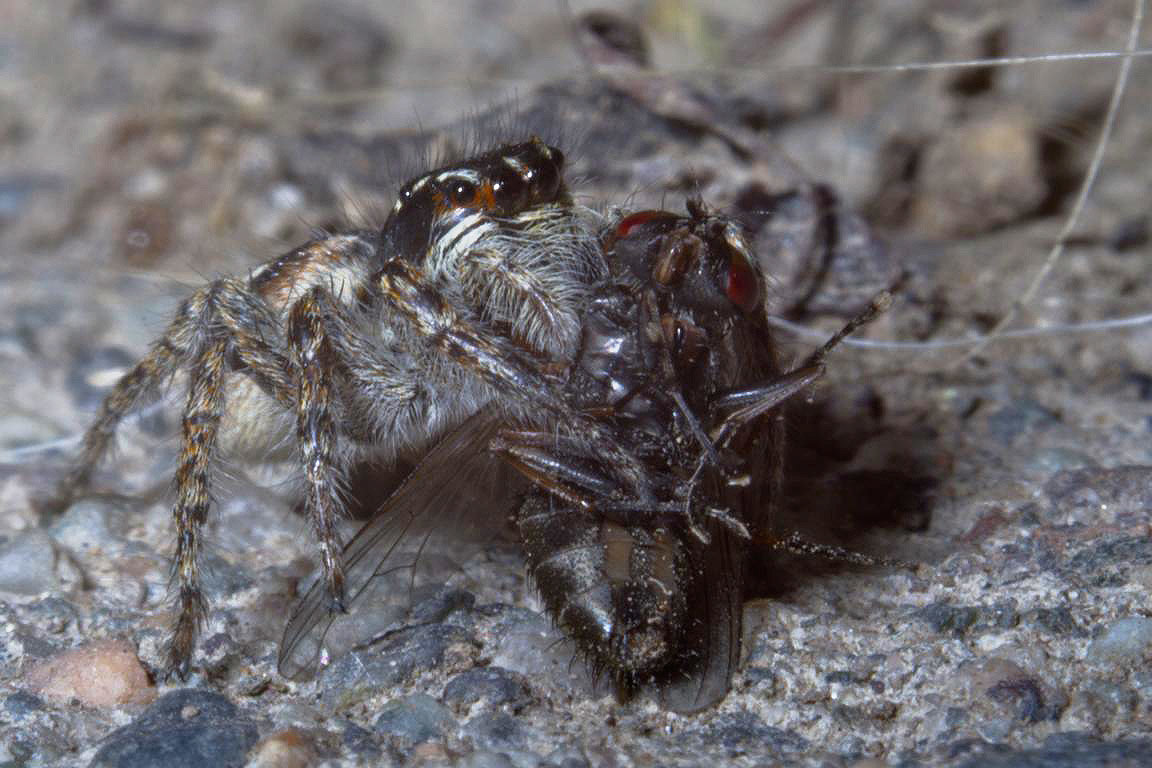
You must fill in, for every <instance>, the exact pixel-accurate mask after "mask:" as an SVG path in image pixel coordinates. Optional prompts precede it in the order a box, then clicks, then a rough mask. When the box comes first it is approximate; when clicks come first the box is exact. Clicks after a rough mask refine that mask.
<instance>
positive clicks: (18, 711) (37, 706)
mask: <svg viewBox="0 0 1152 768" xmlns="http://www.w3.org/2000/svg"><path fill="white" fill-rule="evenodd" d="M43 708H44V700H43V699H41V698H40V697H39V696H37V695H36V694H34V693H29V692H28V691H16V693H13V694H10V695H9V696H8V697H7V698H5V699H4V709H5V710H7V712H8V714H10V715H12V716H13V717H17V718H19V717H23V716H25V715H30V714H32V713H33V712H39V711H40V710H42V709H43Z"/></svg>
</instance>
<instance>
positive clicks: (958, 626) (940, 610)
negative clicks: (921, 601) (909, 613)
mask: <svg viewBox="0 0 1152 768" xmlns="http://www.w3.org/2000/svg"><path fill="white" fill-rule="evenodd" d="M980 615H981V609H980V607H979V606H974V605H952V604H951V603H949V602H947V601H941V602H938V603H932V604H931V605H927V606H925V607H923V608H921V609H920V610H918V611H916V612H915V613H914V614H913V616H915V617H916V618H917V619H920V620H921V621H923V622H924V623H926V624H927V625H928V626H930V627H931V628H932V630H933V631H934V632H936V633H937V634H943V633H944V632H951V633H952V634H954V635H963V634H964V633H965V632H967V631H968V630H969V629H971V628H972V627H974V626H975V625H976V623H977V621H979V620H980Z"/></svg>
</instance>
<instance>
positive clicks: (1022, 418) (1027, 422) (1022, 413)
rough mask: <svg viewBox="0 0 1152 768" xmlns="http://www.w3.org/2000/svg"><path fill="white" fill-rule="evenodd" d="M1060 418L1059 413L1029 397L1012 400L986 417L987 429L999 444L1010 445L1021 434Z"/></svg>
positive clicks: (1051, 423)
mask: <svg viewBox="0 0 1152 768" xmlns="http://www.w3.org/2000/svg"><path fill="white" fill-rule="evenodd" d="M1059 420H1060V417H1059V414H1057V413H1056V412H1054V411H1052V410H1051V409H1049V408H1045V407H1044V406H1043V405H1041V404H1040V403H1038V402H1036V401H1035V400H1031V399H1029V398H1026V397H1024V398H1019V399H1016V400H1013V401H1012V402H1011V403H1009V404H1008V405H1005V406H1003V407H1002V408H1000V409H998V410H996V411H995V412H994V413H993V414H992V415H991V416H989V417H988V431H989V432H990V433H991V437H992V438H993V439H995V440H996V441H997V442H998V443H1000V444H1001V445H1012V444H1013V443H1014V442H1015V441H1016V440H1017V439H1018V438H1019V437H1020V436H1021V435H1026V434H1031V433H1032V432H1034V431H1036V430H1038V429H1044V428H1046V427H1049V426H1051V425H1053V424H1055V423H1057V422H1058V421H1059Z"/></svg>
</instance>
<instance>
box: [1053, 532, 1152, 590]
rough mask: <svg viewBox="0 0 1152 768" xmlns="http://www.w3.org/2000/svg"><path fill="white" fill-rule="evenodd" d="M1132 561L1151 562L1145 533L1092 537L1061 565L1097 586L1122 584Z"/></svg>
mask: <svg viewBox="0 0 1152 768" xmlns="http://www.w3.org/2000/svg"><path fill="white" fill-rule="evenodd" d="M1136 565H1152V539H1149V538H1148V537H1147V536H1143V535H1140V536H1110V537H1107V538H1103V539H1100V540H1094V541H1093V542H1092V543H1090V544H1089V545H1088V546H1086V547H1085V548H1083V549H1081V550H1080V551H1078V552H1076V554H1074V555H1072V557H1070V558H1068V559H1067V561H1066V562H1065V563H1063V567H1065V568H1067V569H1068V570H1070V571H1072V572H1074V573H1076V574H1077V575H1078V576H1080V577H1081V578H1083V579H1084V580H1085V581H1086V582H1088V583H1089V584H1091V585H1093V586H1097V587H1121V586H1124V585H1125V584H1127V583H1128V578H1129V577H1128V574H1129V572H1130V570H1131V568H1132V567H1133V566H1136Z"/></svg>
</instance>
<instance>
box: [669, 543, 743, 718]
mask: <svg viewBox="0 0 1152 768" xmlns="http://www.w3.org/2000/svg"><path fill="white" fill-rule="evenodd" d="M708 536H709V540H710V543H709V544H708V545H706V546H702V547H696V548H694V551H693V552H692V553H691V556H690V560H691V565H690V570H691V572H692V574H693V575H692V577H691V578H690V580H689V585H688V590H687V592H688V606H689V615H688V616H687V617H686V621H685V627H684V631H685V635H684V642H683V645H682V648H681V653H680V661H679V662H678V663H676V664H674V665H672V667H671V674H670V675H669V677H668V679H665V680H661V681H659V682H658V690H659V698H660V703H661V705H662V706H663V707H665V708H666V709H670V710H672V711H675V712H682V713H686V714H687V713H691V712H697V711H699V710H702V709H707V708H708V707H711V706H713V705H714V704H716V703H718V702H719V701H720V700H721V699H723V698H724V696H725V695H727V693H728V688H729V687H730V686H731V683H732V675H733V674H734V673H735V672H736V669H737V668H738V666H739V664H740V641H741V634H742V631H743V616H744V579H743V577H744V573H743V571H744V558H745V556H746V554H747V550H748V547H747V541H745V540H744V539H741V538H739V537H737V536H735V535H734V534H732V533H731V532H730V531H728V530H726V529H725V528H723V527H721V526H719V525H717V524H711V525H709V528H708Z"/></svg>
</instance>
